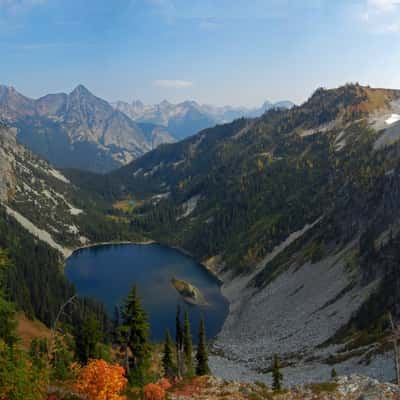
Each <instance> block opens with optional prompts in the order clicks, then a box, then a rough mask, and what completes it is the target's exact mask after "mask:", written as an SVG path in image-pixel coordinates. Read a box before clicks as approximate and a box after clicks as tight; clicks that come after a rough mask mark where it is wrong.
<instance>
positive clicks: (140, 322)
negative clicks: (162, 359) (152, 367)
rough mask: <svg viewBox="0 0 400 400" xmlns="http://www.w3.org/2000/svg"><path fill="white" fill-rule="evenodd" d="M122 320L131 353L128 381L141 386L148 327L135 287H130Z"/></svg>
mask: <svg viewBox="0 0 400 400" xmlns="http://www.w3.org/2000/svg"><path fill="white" fill-rule="evenodd" d="M123 320H124V328H125V329H124V331H125V334H126V343H127V347H128V348H129V350H130V351H131V357H130V358H129V380H130V382H131V383H133V384H138V385H140V386H142V385H144V384H145V378H146V371H147V368H148V365H149V360H150V344H149V331H150V327H149V323H148V321H147V315H146V313H145V312H144V310H143V308H142V305H141V302H140V298H139V296H138V293H137V287H136V285H134V286H133V287H132V290H131V292H130V293H129V295H128V297H127V299H126V301H125V306H124V310H123Z"/></svg>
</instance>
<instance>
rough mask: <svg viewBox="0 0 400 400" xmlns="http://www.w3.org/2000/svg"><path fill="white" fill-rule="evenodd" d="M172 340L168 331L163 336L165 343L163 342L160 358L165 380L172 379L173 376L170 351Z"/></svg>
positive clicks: (172, 362) (173, 367) (171, 352)
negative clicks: (161, 356)
mask: <svg viewBox="0 0 400 400" xmlns="http://www.w3.org/2000/svg"><path fill="white" fill-rule="evenodd" d="M172 346H173V344H172V338H171V334H170V333H169V330H168V329H167V332H166V334H165V341H164V352H163V358H162V364H163V368H164V376H165V377H166V378H169V379H171V378H173V377H174V376H175V366H174V361H173V351H172Z"/></svg>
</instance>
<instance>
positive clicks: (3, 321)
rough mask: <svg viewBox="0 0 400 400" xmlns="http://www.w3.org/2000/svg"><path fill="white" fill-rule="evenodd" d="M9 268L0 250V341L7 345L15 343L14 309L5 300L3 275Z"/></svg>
mask: <svg viewBox="0 0 400 400" xmlns="http://www.w3.org/2000/svg"><path fill="white" fill-rule="evenodd" d="M10 266H11V263H10V261H9V258H8V255H7V252H6V251H4V250H3V249H0V339H1V340H3V341H4V342H5V343H6V344H7V345H13V344H15V343H16V342H17V334H16V328H17V320H16V318H15V317H16V311H15V307H14V305H13V304H12V303H10V302H8V301H7V300H6V299H5V273H6V269H7V268H9V267H10Z"/></svg>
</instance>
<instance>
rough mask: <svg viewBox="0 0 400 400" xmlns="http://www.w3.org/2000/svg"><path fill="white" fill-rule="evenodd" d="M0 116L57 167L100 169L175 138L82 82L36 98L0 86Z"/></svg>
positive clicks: (105, 169)
mask: <svg viewBox="0 0 400 400" xmlns="http://www.w3.org/2000/svg"><path fill="white" fill-rule="evenodd" d="M0 118H1V119H2V120H3V121H4V122H6V123H7V124H9V125H11V126H14V127H16V128H17V139H18V141H19V142H20V143H22V144H24V145H25V146H27V147H28V148H30V149H31V150H32V151H34V152H35V153H37V154H39V155H41V156H42V157H44V158H46V159H47V160H49V161H50V162H52V163H53V164H54V165H56V166H58V167H62V168H67V167H69V168H81V169H87V170H92V171H97V172H105V171H109V170H110V169H113V168H116V167H118V166H120V165H123V164H125V163H127V162H129V161H131V160H133V159H134V158H135V157H137V156H139V155H141V154H143V153H145V152H146V151H149V150H151V149H153V148H154V147H156V146H157V145H158V144H160V143H164V142H171V141H174V140H175V139H174V138H173V137H171V136H170V135H169V134H168V132H167V131H166V130H165V129H163V128H162V127H159V126H155V125H151V124H137V123H135V122H133V121H132V120H131V119H130V118H128V117H127V116H126V115H125V114H123V113H121V112H119V111H117V110H114V109H113V107H111V105H110V104H109V103H108V102H106V101H105V100H102V99H100V98H98V97H96V96H94V95H93V94H92V93H91V92H89V91H88V90H87V89H86V88H85V87H84V86H82V85H79V86H77V87H76V88H75V89H74V90H73V91H72V92H71V93H69V94H65V93H57V94H48V95H46V96H44V97H41V98H39V99H37V100H34V99H30V98H27V97H25V96H23V95H22V94H20V93H18V92H17V91H16V90H15V89H14V88H12V87H6V86H0Z"/></svg>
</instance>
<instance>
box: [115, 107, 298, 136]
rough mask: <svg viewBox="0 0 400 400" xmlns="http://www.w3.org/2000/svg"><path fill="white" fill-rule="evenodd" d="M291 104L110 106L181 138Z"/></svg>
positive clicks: (135, 119)
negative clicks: (165, 129)
mask: <svg viewBox="0 0 400 400" xmlns="http://www.w3.org/2000/svg"><path fill="white" fill-rule="evenodd" d="M293 105H294V104H293V103H291V102H290V101H281V102H277V103H271V102H268V101H266V102H265V103H264V104H263V105H262V106H261V107H260V108H255V109H249V108H245V107H231V106H225V107H214V106H210V105H204V104H203V105H200V104H198V103H196V102H195V101H184V102H182V103H179V104H172V103H170V102H168V101H166V100H164V101H162V102H161V103H159V104H154V105H145V104H143V103H142V102H141V101H139V100H136V101H133V102H132V103H131V104H129V103H126V102H123V101H118V102H116V103H115V104H114V107H115V108H116V109H117V110H120V111H122V112H123V113H125V114H126V115H128V116H129V117H130V118H132V119H133V120H134V121H137V122H151V123H154V124H158V125H162V126H164V127H166V128H167V129H168V131H169V132H171V133H172V134H173V135H174V136H175V137H176V138H178V139H184V138H186V137H188V136H192V135H194V134H195V133H197V132H198V131H200V130H202V129H205V128H209V127H212V126H214V125H216V124H221V123H226V122H231V121H233V120H235V119H238V118H242V117H248V118H256V117H259V116H261V115H262V114H263V113H264V112H265V111H267V110H269V109H271V108H291V107H293Z"/></svg>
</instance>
